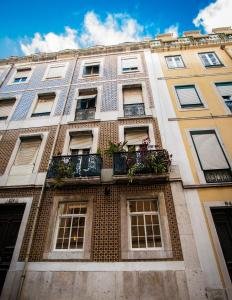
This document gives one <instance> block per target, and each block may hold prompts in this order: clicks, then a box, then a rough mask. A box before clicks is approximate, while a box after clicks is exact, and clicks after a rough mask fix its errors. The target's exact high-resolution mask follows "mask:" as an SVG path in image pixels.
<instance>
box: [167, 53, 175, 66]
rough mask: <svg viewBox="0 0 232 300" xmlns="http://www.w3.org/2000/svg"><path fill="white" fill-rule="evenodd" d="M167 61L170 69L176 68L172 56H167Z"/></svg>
mask: <svg viewBox="0 0 232 300" xmlns="http://www.w3.org/2000/svg"><path fill="white" fill-rule="evenodd" d="M166 61H167V64H168V67H169V68H170V69H174V68H175V67H176V66H175V62H174V60H173V57H172V56H168V57H166Z"/></svg>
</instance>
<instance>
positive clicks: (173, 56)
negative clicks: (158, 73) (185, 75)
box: [165, 54, 186, 70]
mask: <svg viewBox="0 0 232 300" xmlns="http://www.w3.org/2000/svg"><path fill="white" fill-rule="evenodd" d="M169 57H171V58H172V62H174V63H175V66H174V67H173V68H172V67H170V66H169V64H168V60H167V58H169ZM175 57H180V60H181V62H182V64H183V66H182V67H178V66H177V64H176V61H175V59H174V58H175ZM165 61H166V64H167V67H168V69H170V70H175V69H185V68H186V66H185V63H184V60H183V58H182V55H181V54H179V55H166V56H165Z"/></svg>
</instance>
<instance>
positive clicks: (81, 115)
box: [75, 108, 96, 121]
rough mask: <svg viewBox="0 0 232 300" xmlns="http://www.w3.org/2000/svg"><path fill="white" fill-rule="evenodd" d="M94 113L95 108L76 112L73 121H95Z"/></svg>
mask: <svg viewBox="0 0 232 300" xmlns="http://www.w3.org/2000/svg"><path fill="white" fill-rule="evenodd" d="M95 112H96V109H95V108H93V109H92V108H91V109H90V108H89V109H82V110H77V111H76V115H75V121H81V120H93V119H95Z"/></svg>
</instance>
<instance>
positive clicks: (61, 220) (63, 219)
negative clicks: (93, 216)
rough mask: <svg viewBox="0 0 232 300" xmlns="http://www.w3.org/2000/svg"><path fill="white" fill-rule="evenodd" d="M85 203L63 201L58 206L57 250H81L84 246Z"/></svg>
mask: <svg viewBox="0 0 232 300" xmlns="http://www.w3.org/2000/svg"><path fill="white" fill-rule="evenodd" d="M86 215H87V204H86V203H75V202H72V203H65V204H64V203H63V204H60V206H59V215H58V232H57V239H56V246H55V248H56V249H57V250H81V249H83V247H84V235H85V226H86Z"/></svg>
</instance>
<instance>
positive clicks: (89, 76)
mask: <svg viewBox="0 0 232 300" xmlns="http://www.w3.org/2000/svg"><path fill="white" fill-rule="evenodd" d="M91 77H94V78H95V77H100V74H94V75H82V78H91Z"/></svg>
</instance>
